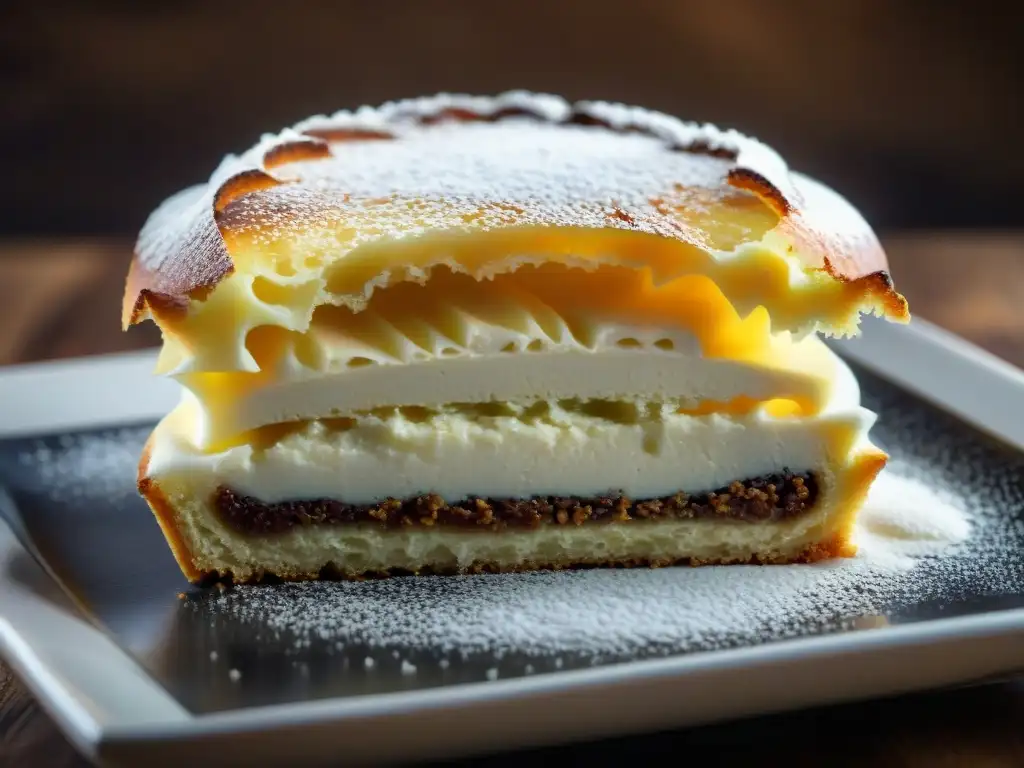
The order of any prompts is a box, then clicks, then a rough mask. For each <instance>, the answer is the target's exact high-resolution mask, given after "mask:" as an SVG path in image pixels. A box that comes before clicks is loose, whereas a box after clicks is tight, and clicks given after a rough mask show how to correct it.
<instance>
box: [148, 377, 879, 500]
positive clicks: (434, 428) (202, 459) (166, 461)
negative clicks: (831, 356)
mask: <svg viewBox="0 0 1024 768" xmlns="http://www.w3.org/2000/svg"><path fill="white" fill-rule="evenodd" d="M835 364H836V367H837V371H838V375H837V379H836V381H835V383H834V388H833V390H832V395H831V397H830V399H829V402H828V404H827V405H826V407H825V408H824V410H823V411H822V412H821V413H820V414H819V415H817V416H813V417H804V418H785V419H776V418H772V417H770V416H768V415H767V414H765V413H763V412H760V411H755V412H754V413H751V414H749V415H747V416H742V417H726V416H722V415H710V416H699V417H695V416H685V415H679V414H668V413H666V414H663V415H661V416H660V417H657V418H650V419H641V420H640V421H639V422H638V423H621V422H618V421H611V420H607V419H602V418H595V417H590V416H585V415H582V414H580V413H577V412H572V413H570V412H564V411H559V410H558V409H557V408H556V409H554V410H553V411H552V415H551V417H550V418H549V419H545V420H540V421H537V422H534V423H528V422H526V421H523V420H520V419H517V418H510V417H498V418H483V419H480V418H477V419H474V418H469V417H467V416H465V415H462V414H446V415H441V416H438V417H436V418H434V419H431V420H430V421H428V422H417V421H410V420H408V419H406V418H404V417H402V416H401V415H399V414H395V415H393V416H390V417H388V418H376V417H372V416H368V417H365V418H363V419H360V420H359V421H358V422H357V424H356V425H355V426H354V427H353V428H351V429H348V430H345V431H330V430H326V429H324V428H323V427H322V425H319V424H315V423H314V424H312V425H311V426H310V427H309V428H308V429H307V430H305V431H303V432H300V433H296V434H292V435H290V436H288V437H285V438H283V439H282V440H280V441H278V442H277V443H275V444H274V445H273V446H272V447H270V448H267V449H265V450H262V451H258V452H257V451H254V450H253V448H252V447H251V446H249V445H241V446H237V447H233V448H230V449H228V450H225V451H222V452H220V453H213V454H205V453H203V452H202V451H201V450H199V449H198V448H196V447H195V446H194V444H193V443H192V442H191V441H190V439H189V436H188V435H189V432H190V430H191V426H192V425H191V419H192V413H193V409H192V408H190V407H189V406H188V404H187V403H186V404H183V406H182V407H180V408H179V409H178V410H177V411H176V412H175V413H173V414H172V415H171V416H169V417H168V420H167V421H166V422H165V423H164V424H162V425H161V427H160V428H158V430H157V432H156V434H155V436H154V439H153V444H152V451H151V455H150V463H149V467H148V472H147V474H148V475H149V476H150V477H152V478H154V479H156V480H157V481H158V482H160V483H161V484H164V483H167V484H169V485H171V486H176V485H183V486H185V487H188V488H189V492H190V493H202V492H203V488H202V487H201V486H204V485H205V486H208V489H209V490H212V489H213V488H215V487H216V486H217V485H222V484H223V485H228V486H230V487H232V488H233V489H235V490H237V491H239V492H241V493H244V494H248V495H252V496H255V497H257V498H259V499H261V500H263V501H266V502H276V501H285V500H289V499H303V498H305V499H311V498H333V499H340V500H344V501H347V502H350V503H369V502H373V501H377V500H381V499H383V498H386V497H398V498H401V497H408V496H413V495H417V494H421V493H428V492H433V493H438V494H440V495H441V496H443V497H444V498H446V499H449V500H457V499H461V498H465V497H467V496H477V495H480V496H491V497H498V498H501V497H528V496H535V495H548V494H551V495H554V494H558V495H571V496H588V495H596V494H603V493H606V492H608V491H622V492H624V493H625V494H627V495H629V496H631V497H633V498H648V497H654V496H662V495H667V494H671V493H675V492H676V491H678V490H680V489H686V490H688V491H691V492H698V491H704V490H712V489H714V488H717V487H721V486H724V485H728V484H729V483H730V482H732V481H733V480H737V479H743V478H749V477H755V476H759V475H764V474H769V473H772V472H778V471H780V470H781V469H783V468H789V469H791V470H794V471H803V470H808V469H817V470H821V471H825V472H828V471H829V470H830V468H833V467H838V466H845V465H846V463H847V461H848V460H849V456H850V453H851V449H852V448H853V447H854V445H856V444H858V443H860V442H861V441H864V440H866V436H867V432H868V430H869V429H870V427H871V426H872V424H873V423H874V419H875V416H874V414H873V413H871V412H870V411H868V410H866V409H864V408H862V407H861V406H860V405H859V399H860V392H859V387H858V384H857V381H856V379H855V378H854V376H853V373H852V372H851V371H850V370H849V368H847V367H846V366H845V365H844V364H843V363H842V362H841V361H839V360H836V361H835Z"/></svg>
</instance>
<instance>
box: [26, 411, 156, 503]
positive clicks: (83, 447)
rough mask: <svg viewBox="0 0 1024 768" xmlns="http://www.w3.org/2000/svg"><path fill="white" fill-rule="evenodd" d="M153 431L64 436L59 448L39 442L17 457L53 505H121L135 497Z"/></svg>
mask: <svg viewBox="0 0 1024 768" xmlns="http://www.w3.org/2000/svg"><path fill="white" fill-rule="evenodd" d="M149 431H150V430H149V428H146V429H134V428H125V429H117V430H112V431H109V432H104V433H100V434H81V435H62V436H60V437H59V438H58V439H57V444H56V445H52V444H50V443H48V442H47V441H43V440H37V441H35V442H34V443H33V444H32V446H31V447H30V448H29V450H26V451H23V452H22V453H20V454H19V455H18V464H19V465H20V466H21V467H22V469H24V470H27V471H28V473H29V475H30V476H32V477H34V478H35V479H36V480H37V482H38V484H39V485H40V486H41V488H40V490H42V491H43V492H45V493H46V494H47V495H48V496H49V497H50V498H51V499H53V500H54V501H59V502H75V501H89V500H97V499H101V500H104V501H108V502H113V503H117V502H118V501H121V500H124V499H126V498H129V497H132V496H136V495H137V492H136V490H135V474H136V467H137V466H138V463H139V453H140V451H141V448H142V444H143V443H144V441H145V436H146V435H148V434H149Z"/></svg>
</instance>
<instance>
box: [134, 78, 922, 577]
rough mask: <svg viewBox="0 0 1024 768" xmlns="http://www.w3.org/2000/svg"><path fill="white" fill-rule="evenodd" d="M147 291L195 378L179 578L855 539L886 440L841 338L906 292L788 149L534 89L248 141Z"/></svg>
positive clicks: (172, 447) (170, 494)
mask: <svg viewBox="0 0 1024 768" xmlns="http://www.w3.org/2000/svg"><path fill="white" fill-rule="evenodd" d="M123 310H124V312H123V317H124V324H125V326H126V327H127V326H128V325H130V324H132V323H135V322H139V321H141V320H144V319H147V318H150V319H153V320H154V321H155V322H156V323H157V324H158V325H159V326H160V329H161V331H162V333H163V348H162V352H161V355H160V358H159V366H158V367H159V373H161V374H162V375H166V376H171V377H173V378H175V379H176V380H177V381H178V382H180V384H181V386H182V400H181V403H180V405H179V406H178V407H177V408H176V409H175V410H174V411H173V412H172V413H170V414H169V415H168V416H167V417H166V418H165V419H164V420H163V421H162V422H161V423H160V424H159V425H158V426H157V427H156V429H155V430H154V432H153V434H152V436H151V438H150V440H149V442H148V444H147V446H146V448H145V451H144V455H143V456H142V460H141V463H140V466H139V490H140V492H141V494H142V495H143V497H144V498H145V499H146V501H147V502H148V503H149V505H150V507H151V508H152V510H153V512H154V514H155V516H156V519H157V521H158V522H159V524H160V526H161V527H162V529H163V531H164V533H165V535H166V537H167V539H168V542H169V544H170V546H171V548H172V550H173V552H174V554H175V557H176V558H177V560H178V563H179V564H180V566H181V568H182V570H183V572H184V573H185V575H186V576H187V577H188V578H190V579H192V580H200V579H203V578H205V577H230V578H233V579H234V580H236V581H250V580H255V579H259V578H262V577H264V576H266V575H274V576H278V577H282V578H289V579H306V578H317V577H319V576H321V575H326V574H330V575H341V576H346V577H359V576H365V575H376V574H389V573H396V572H403V573H404V572H413V573H426V572H430V573H449V572H465V571H481V570H484V571H516V570H525V569H536V568H565V567H574V566H584V565H591V566H597V565H620V566H623V565H626V566H628V565H652V566H653V565H667V564H674V563H689V564H695V565H696V564H706V563H717V564H729V563H793V562H804V561H813V560H818V559H822V558H829V557H841V556H849V555H851V554H853V552H854V546H853V544H852V543H851V540H850V533H851V529H852V526H853V522H854V519H855V516H856V513H857V510H858V507H859V505H860V504H861V502H862V500H863V498H864V496H865V494H866V492H867V490H868V488H869V486H870V484H871V482H872V481H873V479H874V477H875V476H876V475H877V473H878V472H879V471H880V470H881V469H882V467H883V466H884V464H885V461H886V456H885V455H884V453H882V452H881V451H880V450H879V449H878V448H876V447H874V446H873V445H872V444H871V442H870V440H869V438H868V432H869V429H870V427H871V426H872V423H873V421H874V418H875V417H874V415H873V414H872V413H871V412H869V411H867V410H865V409H864V408H863V407H862V406H861V404H860V394H859V390H858V385H857V382H856V380H855V378H854V376H853V374H852V373H851V371H850V370H849V369H848V368H847V367H846V366H845V365H844V364H843V362H842V361H841V360H840V359H838V358H837V357H835V356H834V355H833V354H832V353H831V352H830V351H829V349H828V348H827V347H826V346H825V345H824V344H823V343H822V341H821V340H820V338H819V337H820V336H821V335H837V336H842V335H849V334H853V333H856V332H857V329H858V322H859V318H860V316H861V315H862V314H864V313H873V314H876V315H881V316H884V317H887V318H889V319H891V320H894V321H897V322H904V321H906V320H907V319H908V317H909V315H908V311H907V304H906V301H905V300H904V299H903V297H902V296H900V294H899V293H897V292H896V291H895V289H894V287H893V283H892V281H891V279H890V277H889V273H888V268H887V262H886V258H885V255H884V253H883V251H882V249H881V248H880V246H879V244H878V242H877V240H876V238H875V237H874V235H873V233H872V231H871V229H870V228H869V226H868V225H867V224H866V223H865V222H864V220H863V219H862V218H861V216H860V215H859V214H858V213H857V212H856V211H855V210H854V209H853V208H852V207H851V206H850V204H849V203H847V202H846V201H845V200H844V199H843V198H841V197H840V196H839V195H837V194H836V193H834V192H832V191H831V190H829V189H828V188H826V187H824V186H823V185H821V184H819V183H817V182H814V181H812V180H810V179H808V178H806V177H804V176H801V175H799V174H796V173H792V172H790V171H789V170H788V169H787V167H786V165H785V163H784V162H783V161H782V160H781V159H780V158H779V156H778V155H777V154H776V153H774V152H773V151H772V150H771V149H769V148H768V147H766V146H764V145H763V144H760V143H758V142H756V141H754V140H752V139H749V138H746V137H743V136H741V135H739V134H737V133H735V132H723V131H719V130H717V129H715V128H712V127H709V126H696V125H692V124H687V123H683V122H680V121H678V120H676V119H674V118H671V117H668V116H665V115H662V114H657V113H653V112H648V111H644V110H641V109H636V108H629V107H624V106H620V105H612V104H605V103H578V104H568V103H566V102H564V101H563V100H561V99H558V98H555V97H550V96H540V95H533V94H526V93H521V92H516V93H508V94H504V95H502V96H498V97H496V98H476V97H462V96H448V95H442V96H437V97H431V98H426V99H418V100H412V101H404V102H397V103H391V104H387V105H384V106H382V107H380V108H375V109H370V108H363V109H360V110H358V111H356V112H353V113H349V112H340V113H337V114H335V115H332V116H330V117H317V118H312V119H310V120H307V121H305V122H303V123H300V124H299V125H297V126H295V127H294V128H293V129H290V130H287V131H285V132H283V133H281V134H279V135H274V136H267V137H265V138H264V139H263V140H262V141H261V142H260V144H259V145H258V146H256V147H255V148H253V149H252V150H250V151H248V152H246V153H245V154H243V155H241V156H230V157H228V158H227V159H226V160H225V161H224V162H223V163H222V164H221V166H220V168H218V169H217V171H216V172H215V173H214V174H213V175H212V177H211V179H210V180H209V182H208V183H206V184H203V185H200V186H197V187H193V188H190V189H187V190H185V191H183V192H181V193H179V194H178V195H176V196H174V197H172V198H170V199H169V200H168V201H166V202H165V203H164V204H163V205H162V206H161V207H160V208H159V209H158V210H157V211H156V212H155V213H154V214H153V215H152V217H151V218H150V220H149V221H148V222H147V223H146V225H145V227H144V229H143V231H142V233H141V235H140V238H139V241H138V246H137V249H136V253H135V257H134V259H133V261H132V264H131V269H130V271H129V275H128V280H127V286H126V292H125V298H124V307H123Z"/></svg>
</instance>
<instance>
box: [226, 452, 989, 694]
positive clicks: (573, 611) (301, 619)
mask: <svg viewBox="0 0 1024 768" xmlns="http://www.w3.org/2000/svg"><path fill="white" fill-rule="evenodd" d="M900 469H901V470H903V471H904V472H906V471H907V470H908V469H909V468H908V467H900V468H898V470H900ZM970 517H971V514H970V510H969V509H968V508H967V507H965V506H964V505H963V504H960V505H959V506H957V505H956V504H954V503H953V501H952V500H951V499H949V498H946V497H944V496H943V495H942V494H941V493H939V492H938V491H936V490H934V489H933V488H932V487H931V486H930V484H929V483H927V482H925V481H923V480H922V479H921V478H920V477H914V476H912V475H906V474H902V475H901V474H898V473H896V472H893V473H889V474H887V475H885V476H883V478H882V479H881V480H880V481H879V483H878V484H877V485H876V487H875V489H874V491H873V494H872V497H871V499H870V501H869V503H868V504H867V505H866V508H865V518H864V519H865V521H866V522H865V524H864V525H863V526H862V530H861V536H860V538H861V551H860V553H859V555H858V556H857V557H856V558H854V559H851V560H845V561H833V562H826V563H819V564H816V565H797V566H782V567H757V566H752V567H732V566H729V567H706V568H697V569H687V568H668V569H662V570H625V571H622V570H618V571H570V572H561V573H533V574H525V575H484V576H464V577H455V578H408V579H393V580H389V581H381V582H365V583H334V582H320V583H306V584H292V585H281V586H247V587H237V588H235V589H234V590H231V591H228V592H226V593H224V594H223V595H221V596H218V597H217V598H215V603H216V605H215V607H214V610H215V611H216V612H217V613H228V614H230V615H232V617H233V618H234V619H235V620H240V621H242V622H244V623H252V624H258V625H260V626H261V627H263V628H264V629H270V630H272V631H274V632H277V633H281V634H283V635H287V636H288V637H290V638H291V642H292V643H293V646H294V649H295V650H299V649H301V648H304V647H309V646H310V645H311V644H316V643H319V642H323V641H327V640H329V641H331V642H335V643H341V644H342V645H359V646H367V647H370V648H390V649H395V648H399V649H401V650H402V652H403V654H406V653H417V652H424V651H427V650H433V651H437V652H440V653H442V654H445V655H451V654H458V655H462V654H468V655H471V656H476V655H479V654H484V655H488V656H492V657H494V656H500V655H502V654H509V653H516V654H520V655H522V654H525V655H527V656H530V657H548V658H549V659H550V658H551V657H556V656H559V655H566V654H568V655H570V656H572V657H574V658H579V657H580V656H585V657H587V658H593V659H597V660H600V659H607V658H623V657H636V656H644V655H649V654H652V653H654V654H662V653H667V652H684V651H693V650H698V649H699V650H707V649H711V648H720V647H728V646H732V645H736V644H745V643H748V642H751V641H753V640H755V639H760V640H764V639H771V638H783V637H789V636H793V635H796V634H803V633H806V632H808V631H813V630H814V629H815V627H818V626H820V625H822V624H823V623H833V622H836V621H839V622H844V621H845V622H851V621H855V620H857V619H859V618H861V617H864V616H871V615H881V614H884V612H885V611H886V609H887V607H888V606H890V605H891V604H892V603H894V602H895V601H897V600H898V599H899V597H900V595H901V593H902V591H903V589H904V582H905V580H906V579H907V578H909V577H910V575H911V574H912V572H913V569H914V567H915V565H916V564H917V563H918V562H919V561H920V560H921V559H922V558H939V557H942V556H944V555H947V554H953V553H955V550H956V548H957V547H959V546H962V545H963V544H964V543H965V542H966V541H967V540H968V537H969V534H970V532H971V530H972V528H971V523H970V522H969V519H970ZM488 674H489V675H490V674H497V672H496V671H495V672H493V673H492V672H488Z"/></svg>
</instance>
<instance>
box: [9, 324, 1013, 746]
mask: <svg viewBox="0 0 1024 768" xmlns="http://www.w3.org/2000/svg"><path fill="white" fill-rule="evenodd" d="M836 348H837V350H838V351H839V352H840V353H841V354H843V355H844V357H846V358H847V359H848V360H849V361H850V362H851V364H852V365H853V366H854V368H855V370H856V372H857V374H858V377H859V378H860V380H861V384H862V387H863V390H864V402H865V405H867V406H868V407H870V408H872V409H873V410H876V411H877V412H879V414H880V420H879V423H878V425H877V426H876V428H875V431H874V435H875V439H876V441H877V442H879V443H880V444H881V445H882V446H883V447H884V448H886V449H887V450H888V451H889V452H890V453H891V455H892V461H891V463H890V467H889V469H887V470H886V472H887V473H889V474H891V475H892V476H893V477H897V478H898V477H902V478H906V479H908V481H909V480H911V479H913V480H914V481H915V482H916V483H917V485H915V486H914V487H916V488H919V489H920V488H926V489H931V490H932V491H934V493H935V494H936V496H935V497H934V498H936V499H944V500H946V501H944V502H943V503H947V502H948V503H952V504H955V505H958V506H960V507H962V508H964V509H969V510H970V518H971V532H970V535H969V536H968V537H967V538H966V540H964V541H962V542H960V543H958V544H956V545H955V546H951V547H949V548H948V549H946V550H945V551H943V552H942V553H940V554H933V555H932V556H926V557H922V558H919V559H915V560H914V561H913V564H912V565H903V566H899V567H897V566H895V565H892V564H891V563H890V564H889V565H886V566H885V567H881V566H879V565H878V564H877V563H875V562H873V561H871V560H870V559H866V560H865V559H863V558H858V559H856V560H854V561H843V562H841V563H824V564H818V565H814V566H772V567H768V568H765V567H756V566H755V567H735V566H731V567H728V568H700V569H686V568H669V569H659V570H633V571H623V570H605V571H601V570H592V571H573V572H562V573H537V574H522V575H496V576H466V577H449V578H445V577H436V578H407V579H393V580H389V581H384V582H364V583H316V584H304V585H303V584H300V585H282V586H260V587H244V588H236V589H234V590H228V591H226V592H221V591H218V590H207V591H201V590H196V589H192V588H191V587H189V585H188V584H187V583H186V582H185V581H184V579H183V578H182V576H181V574H180V572H179V571H178V569H177V566H176V565H175V563H174V561H173V559H172V558H171V555H170V553H169V551H168V549H167V546H166V544H165V542H164V539H163V537H162V535H161V534H160V532H159V530H158V528H157V526H156V524H155V522H154V521H153V519H152V516H151V515H150V514H149V512H148V511H147V509H146V507H145V505H144V504H143V502H142V501H141V500H140V499H139V498H138V497H137V496H136V494H135V490H134V477H135V466H136V463H137V460H138V455H139V451H140V449H141V446H142V442H143V440H144V438H145V436H146V434H147V433H148V431H149V429H151V427H152V425H153V423H154V420H155V419H156V418H157V417H159V416H160V415H162V414H163V413H165V412H166V411H167V410H169V409H170V408H171V407H172V406H173V405H174V403H175V402H176V400H177V388H176V385H174V384H173V383H172V382H168V381H164V380H157V379H155V378H154V377H152V376H151V374H150V372H151V370H152V365H153V356H152V355H151V354H149V353H147V354H141V355H140V354H130V355H118V356H111V357H104V358H93V359H88V360H76V361H69V362H61V363H50V364H42V365H34V366H23V367H18V368H9V369H6V370H3V371H0V403H2V404H3V406H2V408H3V418H2V419H0V516H2V522H0V652H2V653H3V655H4V657H5V658H6V659H7V660H8V661H9V663H10V664H11V665H12V667H14V668H15V669H16V670H17V672H18V673H19V674H20V676H21V677H22V679H23V680H24V681H25V682H26V684H27V685H28V686H29V687H30V688H31V690H32V691H33V692H34V693H35V694H36V696H38V697H39V699H40V701H41V702H42V704H43V706H45V707H46V709H47V710H48V711H49V712H50V714H51V715H52V716H53V717H54V719H55V720H56V722H57V723H58V724H59V726H60V727H61V728H62V729H63V730H64V731H65V733H66V734H67V735H68V737H69V738H70V739H71V740H72V741H73V742H74V743H75V744H76V745H77V746H78V747H79V748H80V749H81V750H82V751H83V752H84V753H86V754H87V755H89V756H91V757H92V758H93V759H95V760H99V761H103V762H104V763H109V764H112V765H115V764H116V765H137V764H142V762H143V761H145V763H147V764H151V765H163V764H167V765H176V766H180V765H181V764H186V763H189V762H200V761H203V760H205V759H206V758H207V757H208V756H209V755H210V751H209V750H211V749H216V750H217V762H218V765H235V764H238V765H247V766H258V765H293V764H295V763H296V762H302V763H303V764H318V763H320V762H326V761H329V760H332V759H333V760H334V761H335V762H337V761H338V760H339V758H340V759H344V760H347V761H348V762H354V763H359V764H362V763H366V762H371V761H384V760H389V761H390V760H396V759H405V758H418V759H424V758H429V757H435V758H436V757H443V756H454V755H463V754H469V753H473V752H475V751H478V750H488V751H491V750H498V749H509V748H517V747H526V746H535V745H540V744H550V743H556V742H563V741H569V740H575V739H588V738H603V737H608V736H612V735H619V734H625V733H630V732H637V731H645V730H654V729H661V728H667V727H672V726H680V725H691V724H697V723H706V722H710V721H713V720H719V719H725V718H732V717H739V716H744V715H750V714H757V713H766V712H770V711H780V710H784V709H789V708H795V707H801V706H807V705H813V704H823V703H829V702H836V701H842V700H851V699H856V698H864V697H870V696H877V695H886V694H893V693H899V692H905V691H910V690H914V689H920V688H927V687H939V686H946V685H956V684H963V683H970V682H976V681H980V680H984V679H988V678H990V677H993V676H999V675H1005V674H1009V673H1012V672H1014V671H1018V670H1024V373H1022V372H1021V371H1019V370H1017V369H1015V368H1013V367H1012V366H1009V365H1007V364H1006V363H1003V362H1001V361H999V360H998V359H996V358H994V357H992V356H990V355H988V354H987V353H985V352H982V351H981V350H978V349H977V348H975V347H972V346H970V345H968V344H967V343H966V342H964V341H962V340H960V339H958V338H956V337H954V336H951V335H950V334H948V333H945V332H943V331H941V330H939V329H937V328H935V327H933V326H930V325H928V324H927V323H924V322H922V321H919V320H915V321H914V323H913V324H912V325H910V326H892V325H888V324H885V323H881V322H878V321H867V322H865V333H864V335H863V336H862V337H861V338H859V339H857V340H854V341H848V342H842V343H838V344H836ZM921 481H924V482H923V483H922V482H921ZM925 533H927V532H925ZM924 538H925V539H926V538H927V535H925V536H924ZM609 701H614V702H615V717H614V718H612V717H609V716H608V702H609ZM453 724H461V725H458V726H457V727H453ZM397 734H401V737H400V738H396V735H397Z"/></svg>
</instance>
